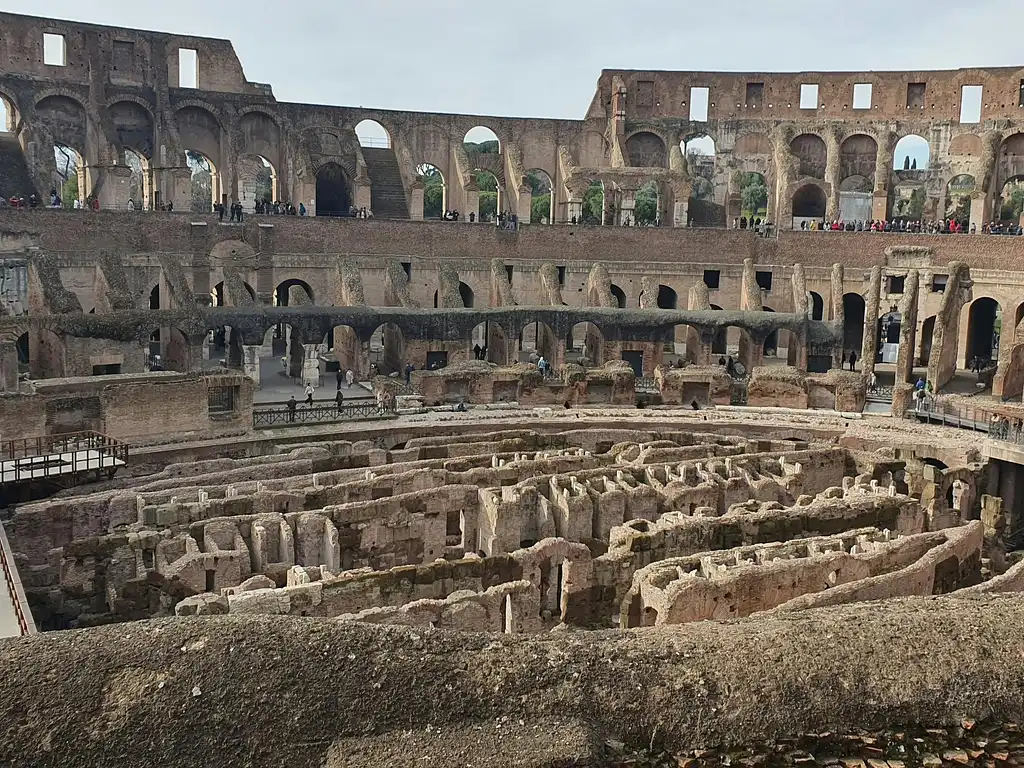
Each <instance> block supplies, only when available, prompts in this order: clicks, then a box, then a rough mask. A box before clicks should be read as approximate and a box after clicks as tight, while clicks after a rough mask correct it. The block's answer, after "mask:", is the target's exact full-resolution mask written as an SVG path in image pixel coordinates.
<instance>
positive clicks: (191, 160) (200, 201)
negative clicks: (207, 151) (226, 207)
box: [185, 150, 219, 213]
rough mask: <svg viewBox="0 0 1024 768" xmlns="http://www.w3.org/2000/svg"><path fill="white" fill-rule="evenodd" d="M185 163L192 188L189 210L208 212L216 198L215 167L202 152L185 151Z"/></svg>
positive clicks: (217, 187) (217, 186)
mask: <svg viewBox="0 0 1024 768" xmlns="http://www.w3.org/2000/svg"><path fill="white" fill-rule="evenodd" d="M185 164H186V165H187V166H188V168H189V170H191V171H192V189H191V193H190V195H189V210H191V211H192V213H210V212H211V211H212V210H213V205H214V203H215V202H216V201H217V199H218V189H219V185H218V181H217V168H216V167H215V166H214V164H213V161H212V160H210V158H208V157H207V156H206V155H204V154H203V153H202V152H196V151H193V150H188V151H186V152H185Z"/></svg>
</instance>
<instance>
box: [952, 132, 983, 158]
mask: <svg viewBox="0 0 1024 768" xmlns="http://www.w3.org/2000/svg"><path fill="white" fill-rule="evenodd" d="M949 154H950V155H952V156H953V157H981V138H980V137H979V136H975V135H974V134H973V133H962V134H960V135H959V136H956V137H954V138H953V140H952V141H951V142H949Z"/></svg>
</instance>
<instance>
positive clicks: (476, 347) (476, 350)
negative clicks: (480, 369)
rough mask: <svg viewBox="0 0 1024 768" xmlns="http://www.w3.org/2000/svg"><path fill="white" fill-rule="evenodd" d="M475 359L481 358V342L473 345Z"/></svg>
mask: <svg viewBox="0 0 1024 768" xmlns="http://www.w3.org/2000/svg"><path fill="white" fill-rule="evenodd" d="M473 359H474V360H479V359H480V345H479V344H474V345H473Z"/></svg>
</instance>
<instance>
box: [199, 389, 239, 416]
mask: <svg viewBox="0 0 1024 768" xmlns="http://www.w3.org/2000/svg"><path fill="white" fill-rule="evenodd" d="M206 398H207V403H208V405H209V408H210V413H232V412H233V411H234V410H235V387H210V388H209V389H208V390H207V391H206Z"/></svg>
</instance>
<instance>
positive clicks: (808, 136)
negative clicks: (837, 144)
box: [789, 133, 828, 179]
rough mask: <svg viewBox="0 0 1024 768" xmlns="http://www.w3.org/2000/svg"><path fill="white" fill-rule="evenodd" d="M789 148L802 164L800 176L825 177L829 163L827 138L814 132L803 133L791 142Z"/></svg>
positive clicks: (799, 171)
mask: <svg viewBox="0 0 1024 768" xmlns="http://www.w3.org/2000/svg"><path fill="white" fill-rule="evenodd" d="M789 148H790V150H791V151H792V152H793V154H794V155H795V156H796V159H797V161H798V162H799V164H800V167H799V170H798V173H799V174H800V176H804V177H810V178H812V179H824V178H825V167H826V166H827V165H828V148H827V147H826V146H825V140H824V139H822V138H821V136H818V135H817V134H814V133H801V134H800V135H799V136H797V137H796V138H794V139H793V141H791V142H790V143H789Z"/></svg>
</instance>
